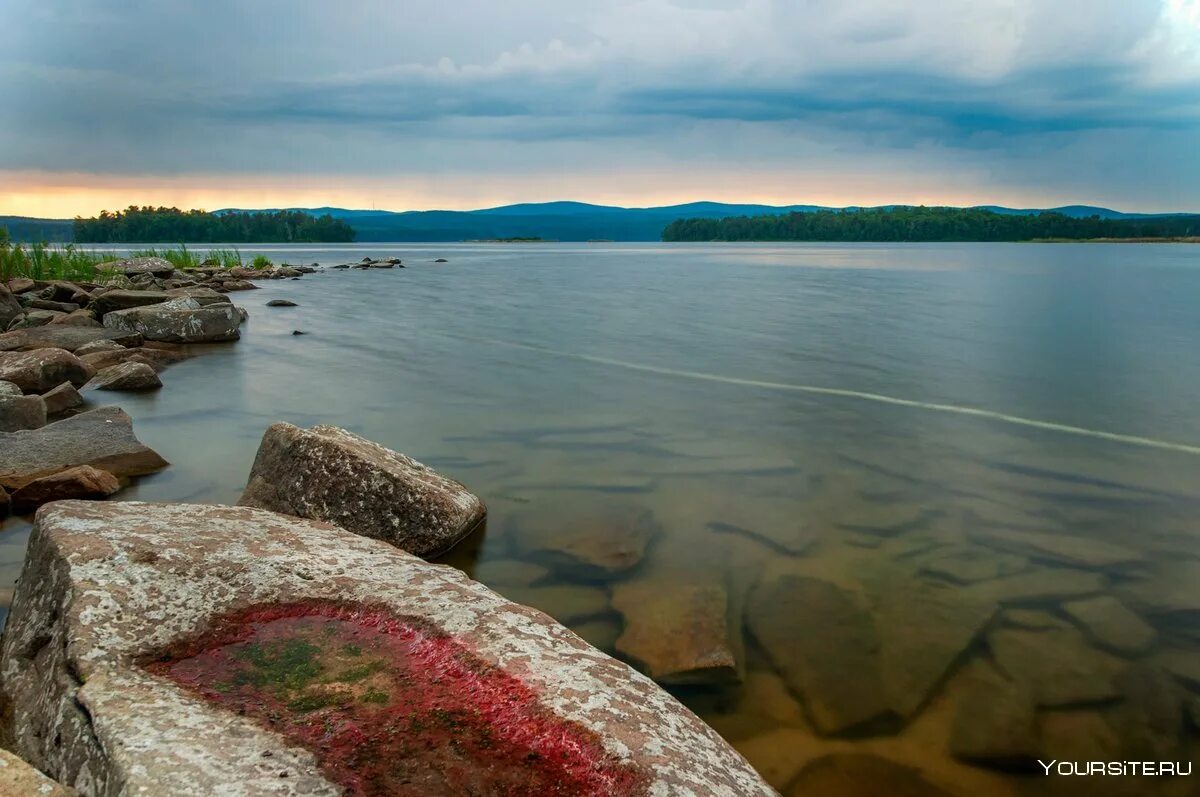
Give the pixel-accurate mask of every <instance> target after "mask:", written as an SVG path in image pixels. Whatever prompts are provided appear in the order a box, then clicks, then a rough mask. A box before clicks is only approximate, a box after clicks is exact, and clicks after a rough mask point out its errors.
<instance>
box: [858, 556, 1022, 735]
mask: <svg viewBox="0 0 1200 797" xmlns="http://www.w3.org/2000/svg"><path fill="white" fill-rule="evenodd" d="M874 597H875V609H874V617H875V624H876V627H877V628H878V629H879V639H880V641H881V645H882V647H881V658H880V662H881V667H882V672H883V684H884V689H885V691H886V692H887V696H888V703H889V705H890V706H891V707H892V709H893V710H894V711H895V712H896V713H897V714H899V715H900V716H901V717H910V716H912V715H914V714H916V713H917V711H918V710H919V709H920V708H921V707H922V706H924V705H925V704H926V703H927V702H928V701H929V699H930V698H932V697H933V695H934V693H935V691H936V690H937V688H938V687H939V686H940V685H941V684H942V682H943V681H944V680H945V679H946V677H947V676H948V675H949V673H950V672H951V671H953V669H954V668H955V666H956V665H957V664H959V663H960V662H962V661H963V660H964V659H965V657H966V655H967V652H968V651H969V650H970V648H971V646H972V644H973V643H974V642H975V639H976V637H978V636H979V634H980V633H982V632H983V630H984V629H985V628H986V627H987V625H988V623H989V622H990V621H991V620H992V618H993V617H994V616H995V615H996V612H997V611H998V609H999V607H998V605H997V604H996V602H995V601H993V600H991V599H990V598H988V597H986V596H978V595H972V594H968V593H966V591H964V590H961V589H956V588H954V587H948V586H942V585H937V584H930V583H928V582H923V581H915V580H905V581H904V582H889V583H886V584H885V585H884V586H883V587H882V588H880V589H879V590H878V593H877V594H876V595H875V596H874Z"/></svg>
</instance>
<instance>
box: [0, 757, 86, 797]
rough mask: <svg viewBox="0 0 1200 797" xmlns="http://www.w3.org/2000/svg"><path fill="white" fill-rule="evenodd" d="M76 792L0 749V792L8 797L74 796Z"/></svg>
mask: <svg viewBox="0 0 1200 797" xmlns="http://www.w3.org/2000/svg"><path fill="white" fill-rule="evenodd" d="M76 793H77V792H76V791H75V790H74V789H68V788H67V787H65V786H62V785H61V784H58V783H55V782H54V781H53V780H51V779H50V778H48V777H46V776H45V775H43V774H42V773H41V772H38V771H37V770H36V769H34V768H33V767H31V766H29V764H26V763H25V762H24V761H22V760H21V759H20V758H18V757H17V756H15V755H13V754H12V753H10V752H8V751H7V750H2V749H0V794H7V795H10V797H74V795H75V794H76Z"/></svg>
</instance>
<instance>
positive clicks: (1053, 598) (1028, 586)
mask: <svg viewBox="0 0 1200 797" xmlns="http://www.w3.org/2000/svg"><path fill="white" fill-rule="evenodd" d="M1104 589H1105V580H1104V576H1102V575H1101V574H1099V573H1089V572H1085V571H1082V570H1065V569H1058V568H1046V569H1039V570H1030V571H1028V572H1025V573H1018V574H1017V575H1014V576H1005V577H1004V578H997V579H992V580H990V581H983V582H980V583H978V584H973V585H971V586H970V587H965V588H964V594H970V595H975V596H979V597H984V598H988V599H991V600H995V601H997V602H998V603H1001V604H1004V605H1011V604H1038V603H1054V602H1058V601H1063V600H1070V599H1072V598H1082V597H1086V596H1088V595H1095V594H1096V593H1098V592H1103V591H1104Z"/></svg>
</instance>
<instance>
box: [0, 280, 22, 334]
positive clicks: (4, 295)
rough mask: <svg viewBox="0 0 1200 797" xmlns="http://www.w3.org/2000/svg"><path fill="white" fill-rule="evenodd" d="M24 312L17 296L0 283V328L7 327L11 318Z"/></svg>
mask: <svg viewBox="0 0 1200 797" xmlns="http://www.w3.org/2000/svg"><path fill="white" fill-rule="evenodd" d="M23 312H25V310H24V308H23V307H21V303H20V302H18V301H17V297H15V296H13V295H12V292H11V291H9V290H8V288H6V287H4V286H3V285H0V329H8V325H9V324H11V323H12V321H13V319H14V318H16V317H17V316H19V315H21V314H22V313H23Z"/></svg>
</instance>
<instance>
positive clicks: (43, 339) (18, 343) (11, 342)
mask: <svg viewBox="0 0 1200 797" xmlns="http://www.w3.org/2000/svg"><path fill="white" fill-rule="evenodd" d="M98 340H107V341H112V342H113V343H117V344H119V345H121V346H140V345H142V336H141V335H139V334H138V333H136V332H129V331H127V330H121V329H101V328H98V327H73V326H63V325H54V326H41V327H34V328H31V329H18V330H14V331H12V332H5V333H4V334H0V351H32V350H34V349H66V350H67V351H70V352H73V351H75V350H77V349H78V348H79V347H81V346H83V345H85V344H88V343H93V342H95V341H98Z"/></svg>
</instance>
